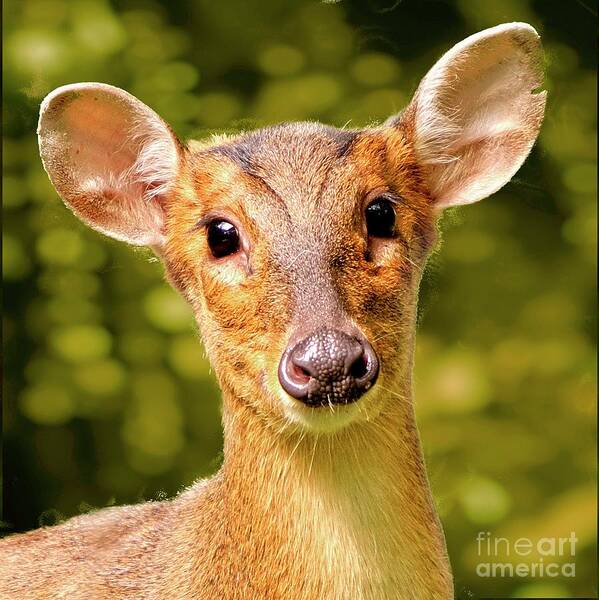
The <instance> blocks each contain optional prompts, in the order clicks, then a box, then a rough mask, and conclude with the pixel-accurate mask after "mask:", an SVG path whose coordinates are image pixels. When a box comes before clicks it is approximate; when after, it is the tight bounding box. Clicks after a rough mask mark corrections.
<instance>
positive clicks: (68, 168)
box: [37, 83, 183, 249]
mask: <svg viewBox="0 0 599 600" xmlns="http://www.w3.org/2000/svg"><path fill="white" fill-rule="evenodd" d="M37 133H38V139H39V146H40V154H41V157H42V162H43V164H44V168H45V169H46V172H47V173H48V176H49V177H50V180H51V181H52V183H53V184H54V187H55V188H56V190H57V191H58V193H59V194H60V196H61V197H62V199H63V200H64V202H65V203H66V204H67V206H69V208H71V210H73V212H74V213H75V214H76V215H77V216H78V217H79V218H81V219H82V220H83V221H84V222H85V223H87V224H88V225H90V226H91V227H93V228H94V229H97V230H98V231H100V232H102V233H104V234H106V235H109V236H111V237H114V238H116V239H118V240H122V241H126V242H129V243H130V244H134V245H140V246H141V245H144V246H151V247H154V248H156V249H158V248H160V246H161V245H162V244H163V241H164V234H163V221H164V214H163V213H164V211H163V202H164V200H165V197H166V196H167V195H168V193H169V191H170V189H171V187H172V185H173V184H174V182H175V180H176V176H177V173H178V170H179V162H180V159H181V156H182V153H183V147H182V145H181V143H180V142H179V140H178V139H177V138H176V136H175V134H174V133H173V132H172V131H171V129H170V127H169V126H168V125H167V124H166V123H165V122H164V121H163V120H162V119H161V118H160V117H159V116H158V115H157V114H156V113H155V112H154V111H153V110H151V109H150V108H148V107H147V106H146V105H145V104H143V103H142V102H141V101H139V100H138V99H137V98H135V97H134V96H132V95H131V94H128V93H127V92H125V91H123V90H121V89H119V88H116V87H113V86H111V85H106V84H102V83H78V84H72V85H65V86H62V87H59V88H58V89H56V90H54V91H53V92H52V93H50V94H49V95H48V96H46V98H45V99H44V101H43V102H42V105H41V109H40V118H39V124H38V130H37Z"/></svg>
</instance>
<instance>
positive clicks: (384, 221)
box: [366, 198, 395, 238]
mask: <svg viewBox="0 0 599 600" xmlns="http://www.w3.org/2000/svg"><path fill="white" fill-rule="evenodd" d="M366 229H367V230H368V235H371V236H372V237H381V238H389V237H393V236H394V235H395V209H394V208H393V204H392V203H391V202H390V201H389V200H387V199H386V198H376V199H375V200H373V201H372V202H371V203H370V204H369V205H368V206H367V207H366Z"/></svg>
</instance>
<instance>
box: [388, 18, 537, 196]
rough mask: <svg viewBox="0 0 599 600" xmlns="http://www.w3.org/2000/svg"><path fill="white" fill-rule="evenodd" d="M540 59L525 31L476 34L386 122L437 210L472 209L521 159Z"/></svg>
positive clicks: (528, 140)
mask: <svg viewBox="0 0 599 600" xmlns="http://www.w3.org/2000/svg"><path fill="white" fill-rule="evenodd" d="M542 84H543V54H542V49H541V42H540V39H539V36H538V34H537V32H536V31H535V30H534V29H533V28H532V27H531V26H530V25H528V24H526V23H505V24H503V25H498V26H497V27H492V28H491V29H486V30H484V31H481V32H479V33H476V34H474V35H472V36H470V37H468V38H466V39H465V40H463V41H462V42H460V43H459V44H457V45H456V46H454V47H453V48H452V49H451V50H449V51H448V52H447V53H446V54H444V55H443V56H442V57H441V58H440V59H439V61H438V62H437V63H436V64H435V65H434V66H433V68H432V69H431V70H430V71H429V72H428V73H427V74H426V75H425V77H424V78H423V79H422V81H421V83H420V85H419V86H418V89H417V90H416V93H415V95H414V98H413V100H412V102H411V103H410V105H409V106H408V107H407V108H406V110H405V111H404V112H403V113H402V114H401V115H399V116H397V117H394V118H392V119H390V120H389V121H388V123H387V124H388V125H392V126H399V127H402V128H403V129H404V130H405V132H406V134H407V136H408V137H409V138H410V139H411V142H412V143H413V145H414V150H415V153H416V157H417V159H418V161H419V163H420V164H421V166H422V169H423V172H424V176H425V180H426V182H427V185H428V189H429V192H430V194H431V196H432V199H433V201H434V202H435V205H436V206H437V207H438V208H445V207H448V206H454V205H459V204H470V203H472V202H477V201H478V200H482V199H483V198H485V197H487V196H489V195H490V194H492V193H494V192H496V191H497V190H498V189H499V188H501V187H502V186H503V185H505V184H506V183H507V182H508V181H509V180H510V179H511V177H512V176H513V175H514V173H516V171H517V170H518V169H519V168H520V166H521V165H522V163H523V162H524V160H525V159H526V157H527V156H528V154H529V152H530V150H531V148H532V146H533V144H534V142H535V140H536V138H537V135H538V132H539V128H540V126H541V121H542V119H543V114H544V111H545V100H546V92H539V88H540V87H541V86H542Z"/></svg>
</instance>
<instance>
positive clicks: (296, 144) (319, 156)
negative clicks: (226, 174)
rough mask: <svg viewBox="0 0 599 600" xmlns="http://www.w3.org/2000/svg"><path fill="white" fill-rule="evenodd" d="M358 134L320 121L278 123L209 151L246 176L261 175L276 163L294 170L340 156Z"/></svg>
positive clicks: (343, 154)
mask: <svg viewBox="0 0 599 600" xmlns="http://www.w3.org/2000/svg"><path fill="white" fill-rule="evenodd" d="M358 134H359V132H358V131H352V130H343V129H336V128H335V127H330V126H329V125H323V124H321V123H309V122H303V123H282V124H279V125H273V126H271V127H265V128H264V129H258V130H256V131H252V132H249V133H246V134H244V135H242V136H240V137H238V138H235V139H233V140H231V141H229V142H226V143H224V144H221V145H219V146H216V147H214V148H211V149H210V152H211V153H213V154H217V155H221V156H226V157H227V158H228V159H230V160H232V161H233V162H234V163H235V164H236V165H237V166H238V167H240V168H241V169H242V170H243V171H245V172H246V173H248V174H250V175H254V176H258V177H263V176H264V173H265V172H267V171H269V170H272V168H273V167H276V166H277V165H278V166H279V167H283V168H286V169H291V170H293V171H295V170H296V169H297V170H301V169H303V168H305V167H307V166H308V165H309V163H314V162H315V161H316V162H318V163H320V164H322V163H323V162H329V161H332V160H335V159H338V158H341V157H343V156H345V155H346V154H347V153H348V151H349V149H350V148H351V146H352V144H353V143H354V141H355V139H356V137H357V135H358Z"/></svg>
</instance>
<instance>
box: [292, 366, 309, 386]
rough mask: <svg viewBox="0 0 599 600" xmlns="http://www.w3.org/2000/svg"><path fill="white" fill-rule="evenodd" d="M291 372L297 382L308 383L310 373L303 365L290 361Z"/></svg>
mask: <svg viewBox="0 0 599 600" xmlns="http://www.w3.org/2000/svg"><path fill="white" fill-rule="evenodd" d="M290 370H291V374H292V376H293V378H294V379H295V380H296V381H297V382H298V383H308V381H310V377H311V375H310V373H309V372H308V370H307V369H304V367H302V366H301V365H298V364H296V363H294V362H293V361H291V369H290Z"/></svg>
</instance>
